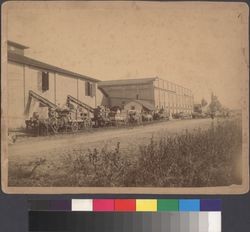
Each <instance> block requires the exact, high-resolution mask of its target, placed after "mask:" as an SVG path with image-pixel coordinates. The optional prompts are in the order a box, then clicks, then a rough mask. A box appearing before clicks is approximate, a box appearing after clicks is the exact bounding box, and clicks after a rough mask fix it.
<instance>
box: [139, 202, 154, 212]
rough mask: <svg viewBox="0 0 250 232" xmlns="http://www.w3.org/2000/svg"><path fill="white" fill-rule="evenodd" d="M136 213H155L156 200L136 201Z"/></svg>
mask: <svg viewBox="0 0 250 232" xmlns="http://www.w3.org/2000/svg"><path fill="white" fill-rule="evenodd" d="M136 211H144V212H145V211H149V212H155V211H157V200H150V199H136Z"/></svg>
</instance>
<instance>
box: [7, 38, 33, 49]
mask: <svg viewBox="0 0 250 232" xmlns="http://www.w3.org/2000/svg"><path fill="white" fill-rule="evenodd" d="M7 43H8V45H10V46H13V47H16V48H20V49H27V48H29V47H27V46H25V45H22V44H19V43H16V42H13V41H10V40H8V42H7Z"/></svg>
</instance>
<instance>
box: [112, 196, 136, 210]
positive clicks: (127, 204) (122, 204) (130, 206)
mask: <svg viewBox="0 0 250 232" xmlns="http://www.w3.org/2000/svg"><path fill="white" fill-rule="evenodd" d="M115 211H123V212H131V211H132V212H134V211H136V200H135V199H131V200H130V199H120V200H118V199H117V200H115Z"/></svg>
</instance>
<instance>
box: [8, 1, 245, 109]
mask: <svg viewBox="0 0 250 232" xmlns="http://www.w3.org/2000/svg"><path fill="white" fill-rule="evenodd" d="M7 7H8V10H7V38H8V39H9V40H12V41H15V42H18V43H21V44H24V45H27V46H29V47H30V48H29V49H28V50H26V55H27V56H30V57H33V58H36V59H38V60H41V61H44V62H46V63H49V64H53V65H56V66H59V67H62V68H65V69H68V70H71V71H74V72H78V73H81V74H85V75H89V76H91V77H94V78H97V79H100V80H110V79H125V78H143V77H152V76H158V77H160V78H162V79H166V80H169V81H172V82H175V83H177V84H180V85H183V86H185V87H187V88H190V89H191V90H192V91H193V93H194V96H195V100H196V101H200V100H201V98H202V97H204V98H205V99H207V100H208V101H209V100H210V94H211V91H214V92H215V94H217V95H218V97H219V99H220V101H221V102H222V104H224V105H226V106H229V107H239V105H240V104H241V96H242V90H243V89H242V88H244V86H245V87H246V83H245V84H243V81H244V80H246V78H248V76H247V74H248V73H247V64H248V37H247V36H248V33H247V27H248V25H247V18H248V9H247V6H246V5H245V4H243V3H241V4H239V3H238V4H235V3H220V4H215V3H210V4H208V3H203V4H199V3H189V4H188V3H183V2H182V3H179V4H176V3H163V2H162V3H149V2H148V3H145V2H144V3H142V2H140V3H124V2H123V3H121V2H120V3H115V2H111V3H98V2H95V3H91V2H85V3H84V2H78V3H71V2H68V3H66V4H62V2H58V3H49V2H47V3H43V4H41V3H33V4H31V3H18V2H17V3H13V2H8V3H7Z"/></svg>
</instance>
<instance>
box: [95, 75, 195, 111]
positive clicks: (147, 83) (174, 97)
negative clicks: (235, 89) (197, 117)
mask: <svg viewBox="0 0 250 232" xmlns="http://www.w3.org/2000/svg"><path fill="white" fill-rule="evenodd" d="M98 87H99V88H100V89H101V90H102V91H103V92H104V93H106V96H107V97H108V100H109V104H110V106H120V107H121V108H124V107H125V108H127V105H129V107H131V108H135V107H136V106H137V105H138V104H140V105H143V106H144V107H145V108H148V109H149V110H152V109H165V110H166V111H168V112H169V113H171V114H173V113H180V112H184V113H187V114H191V113H192V111H193V105H194V97H193V93H192V91H191V90H190V89H188V88H185V87H183V86H180V85H177V84H175V83H172V82H169V81H167V80H163V79H161V78H159V77H152V78H141V79H127V80H110V81H102V82H98Z"/></svg>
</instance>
